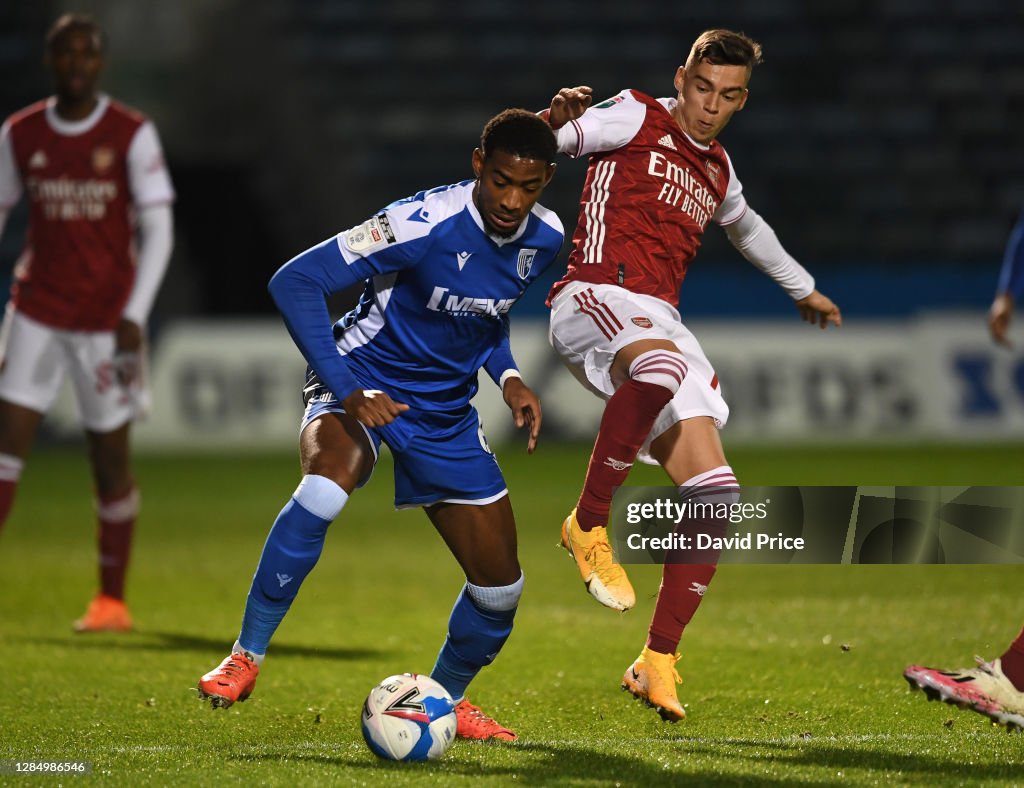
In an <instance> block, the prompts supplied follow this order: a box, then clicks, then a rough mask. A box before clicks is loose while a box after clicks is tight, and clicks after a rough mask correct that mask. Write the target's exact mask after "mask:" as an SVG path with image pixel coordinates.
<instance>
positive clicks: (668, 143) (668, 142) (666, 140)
mask: <svg viewBox="0 0 1024 788" xmlns="http://www.w3.org/2000/svg"><path fill="white" fill-rule="evenodd" d="M658 144H659V145H661V146H662V147H664V148H671V149H672V150H675V151H677V150H679V148H677V147H676V144H675V143H674V142H672V135H671V134H666V135H665V136H664V137H662V138H661V139H660V140H658Z"/></svg>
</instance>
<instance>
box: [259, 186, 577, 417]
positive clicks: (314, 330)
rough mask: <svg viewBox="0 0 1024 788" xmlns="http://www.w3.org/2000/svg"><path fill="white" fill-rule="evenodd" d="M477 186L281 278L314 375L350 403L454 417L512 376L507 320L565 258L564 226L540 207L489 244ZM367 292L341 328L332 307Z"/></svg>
mask: <svg viewBox="0 0 1024 788" xmlns="http://www.w3.org/2000/svg"><path fill="white" fill-rule="evenodd" d="M473 186H474V182H473V181H464V182H462V183H457V184H453V185H451V186H442V187H439V188H436V189H431V190H430V191H425V192H420V193H418V194H416V195H414V196H413V197H409V198H407V199H404V200H400V201H399V202H396V203H392V204H391V205H389V206H388V207H387V208H385V209H384V210H383V211H381V212H380V213H378V214H377V215H375V216H373V217H372V218H370V219H368V220H367V221H365V222H363V223H362V224H360V225H358V226H356V227H353V228H352V229H350V230H347V231H345V232H342V233H339V234H338V235H337V236H336V237H335V238H332V239H329V240H327V241H325V242H324V243H322V244H320V245H319V246H316V247H313V248H312V249H310V250H308V251H306V252H304V253H303V254H301V255H299V256H298V257H296V258H294V259H293V260H291V261H289V262H288V263H287V264H286V265H285V266H283V267H282V268H281V269H280V270H279V271H278V272H277V274H275V275H274V278H273V279H272V280H271V284H270V291H271V294H272V295H273V296H274V300H275V302H276V303H277V305H278V307H279V308H280V309H281V312H282V314H283V316H284V318H285V323H286V324H287V325H288V329H289V331H290V332H291V334H292V337H293V338H294V339H295V341H296V344H298V346H299V348H300V349H301V350H302V352H303V355H305V357H306V360H307V361H309V363H310V366H312V367H313V370H314V371H315V372H316V373H317V375H318V376H319V377H320V379H321V381H323V382H324V383H325V384H326V385H327V386H328V388H330V389H331V391H333V392H334V394H335V395H336V396H337V397H338V398H339V399H340V400H342V399H344V398H345V397H346V396H348V395H349V394H350V393H351V392H352V391H354V390H355V389H357V388H367V389H369V388H373V389H382V390H383V391H385V392H387V393H388V394H389V395H391V396H392V398H393V399H395V400H397V401H400V402H405V403H406V404H408V405H410V406H412V407H414V408H421V409H424V410H437V409H443V410H452V409H457V408H459V407H461V406H464V405H465V404H467V403H468V402H469V400H470V399H471V398H472V396H473V395H474V394H475V393H476V390H477V372H478V370H479V369H480V368H481V367H486V369H487V371H488V373H489V374H490V375H491V376H492V378H494V379H495V380H497V379H498V377H500V375H501V374H502V373H503V372H504V371H506V370H507V369H514V368H515V362H514V361H513V360H512V356H511V352H510V350H509V346H508V316H507V313H508V311H509V309H511V308H512V306H513V305H514V304H515V302H516V301H517V299H518V298H519V297H520V295H522V293H523V291H524V290H525V289H526V288H527V287H528V286H529V285H530V283H531V282H532V281H533V280H534V279H536V278H537V277H538V276H540V274H542V273H543V272H544V270H545V269H546V268H547V267H548V266H549V265H550V264H551V263H552V261H554V259H555V257H556V256H557V255H558V252H559V250H560V249H561V246H562V239H563V230H562V224H561V222H560V221H559V219H558V217H557V216H556V215H555V214H554V213H553V212H552V211H549V210H547V209H546V208H543V207H541V206H540V205H535V206H534V208H533V211H532V212H531V214H530V215H529V216H528V218H527V219H526V220H525V221H524V222H523V223H522V225H520V227H519V229H518V230H517V231H516V232H515V233H514V234H513V235H511V236H508V237H501V236H495V235H492V234H490V233H488V232H487V230H486V229H485V225H484V222H483V219H482V218H481V216H480V213H479V211H478V210H477V208H476V206H475V205H474V203H473V198H472V194H473ZM360 281H365V282H366V288H365V290H364V292H363V295H362V297H361V298H360V301H359V305H358V306H357V307H356V308H355V309H354V310H353V311H352V312H350V313H349V314H347V315H346V316H345V317H343V318H342V319H341V320H339V321H338V322H337V323H335V324H334V330H333V337H332V334H331V331H330V325H329V317H327V313H326V306H325V304H324V295H325V294H328V293H331V292H336V291H338V290H341V289H344V288H347V287H350V286H352V285H354V284H356V283H358V282H360Z"/></svg>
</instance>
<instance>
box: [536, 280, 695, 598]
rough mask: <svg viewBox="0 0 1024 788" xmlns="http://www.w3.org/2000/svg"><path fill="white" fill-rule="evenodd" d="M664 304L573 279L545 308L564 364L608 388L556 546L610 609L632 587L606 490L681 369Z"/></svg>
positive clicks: (617, 481)
mask: <svg viewBox="0 0 1024 788" xmlns="http://www.w3.org/2000/svg"><path fill="white" fill-rule="evenodd" d="M652 307H653V308H654V309H656V310H659V311H657V312H652V311H651V308H652ZM666 308H667V307H658V306H657V305H653V304H650V303H648V302H647V301H646V300H645V299H644V297H642V296H636V295H634V294H631V293H629V292H627V291H625V290H623V289H621V288H617V287H610V286H603V287H602V286H586V287H578V286H574V287H572V288H568V289H567V290H566V291H563V293H561V294H560V295H559V296H558V297H557V298H556V299H555V302H554V303H553V308H552V312H551V338H552V344H553V346H554V348H555V350H556V351H557V352H558V353H559V354H560V355H561V356H562V358H563V360H564V361H565V362H566V363H567V364H569V365H570V368H572V367H576V369H575V370H574V374H576V375H577V377H580V375H581V374H582V375H583V376H584V377H585V378H586V379H587V380H588V382H589V383H590V385H591V387H592V388H594V389H595V390H598V391H602V392H604V393H605V394H606V395H608V401H607V403H606V404H605V409H604V414H603V415H602V418H601V424H600V427H599V429H598V434H597V439H596V441H595V442H594V449H593V452H592V453H591V456H590V462H589V465H588V468H587V475H586V480H585V482H584V485H583V491H582V493H581V495H580V498H579V502H578V504H577V506H576V509H575V510H573V511H572V512H571V513H570V514H569V516H568V517H567V518H566V519H565V521H564V522H563V524H562V546H563V547H565V548H566V550H568V551H569V553H570V555H571V556H572V557H573V559H574V560H575V561H576V566H577V568H578V569H579V572H580V575H581V577H582V578H583V582H584V584H585V585H586V587H587V590H588V591H589V592H590V594H591V596H593V597H594V598H595V599H597V600H598V601H599V602H601V604H603V605H605V606H607V607H610V608H613V609H616V610H628V609H629V608H631V607H632V606H633V605H634V604H635V602H636V595H635V593H634V591H633V587H632V585H631V584H630V582H629V578H628V577H627V576H626V573H625V570H623V568H622V567H621V566H620V565H619V564H617V563H615V561H614V560H613V558H612V552H611V546H610V545H609V542H608V535H607V531H606V529H607V525H608V515H609V510H610V508H611V500H612V493H613V492H614V490H615V488H616V487H618V486H620V485H622V484H623V483H624V482H625V481H626V477H627V476H628V475H629V471H630V469H631V468H632V467H633V463H634V462H635V460H636V457H637V453H638V452H639V450H640V448H641V446H642V445H643V444H644V442H645V441H646V440H647V438H648V436H649V435H650V433H651V429H652V428H653V427H654V424H655V422H656V421H657V419H658V416H659V415H660V414H661V412H662V410H663V409H664V408H665V406H666V405H668V403H669V402H670V401H671V400H672V398H673V397H674V396H675V394H676V392H678V391H679V388H680V386H681V385H682V383H683V380H684V378H685V377H686V374H687V364H686V361H684V359H683V356H682V354H681V353H680V351H679V348H678V347H677V345H676V344H675V342H674V341H673V340H672V335H673V332H674V331H675V330H676V328H677V327H678V325H679V324H678V315H677V314H675V313H674V311H672V310H669V311H670V312H671V314H660V312H663V311H665V309H666ZM652 318H653V319H652ZM662 323H664V324H665V325H662Z"/></svg>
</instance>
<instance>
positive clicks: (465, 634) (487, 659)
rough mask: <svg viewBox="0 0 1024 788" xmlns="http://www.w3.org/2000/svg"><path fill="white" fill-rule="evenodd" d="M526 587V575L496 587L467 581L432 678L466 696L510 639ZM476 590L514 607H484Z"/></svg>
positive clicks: (453, 692)
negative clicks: (478, 676) (524, 577)
mask: <svg viewBox="0 0 1024 788" xmlns="http://www.w3.org/2000/svg"><path fill="white" fill-rule="evenodd" d="M522 586H523V579H522V577H520V578H519V580H518V581H517V582H516V583H514V584H512V585H511V586H501V587H498V588H495V589H490V588H486V589H484V588H480V587H479V586H472V587H471V586H470V584H468V583H467V584H466V587H465V588H463V589H462V593H460V594H459V597H458V599H456V600H455V606H454V607H453V608H452V614H451V616H450V617H449V619H448V637H447V638H446V639H445V641H444V645H443V646H442V647H441V652H440V653H439V654H438V655H437V662H436V663H435V664H434V669H433V670H432V671H430V677H431V678H432V679H434V680H435V681H437V682H439V683H440V684H441V686H443V687H444V688H445V689H446V690H448V692H449V693H450V694H451V696H452V698H453V699H454V700H455V701H459V700H461V699H462V697H463V696H464V695H465V694H466V687H467V686H468V685H469V682H471V681H472V680H473V679H474V678H475V677H476V674H477V673H479V672H480V669H481V668H482V667H484V666H485V665H490V664H491V663H492V662H494V659H495V657H497V656H498V652H499V651H501V647H502V646H503V645H505V641H506V640H508V636H509V635H510V634H511V633H512V621H513V619H514V618H515V615H516V604H517V603H518V600H519V594H520V592H521V590H522ZM473 591H476V592H477V595H478V596H483V598H485V599H486V601H487V602H488V603H491V604H497V605H498V606H502V607H503V606H505V605H506V604H511V605H512V607H510V608H508V609H506V610H496V609H492V608H489V607H488V608H485V607H481V605H480V603H479V602H476V601H474V599H473V597H472V596H471V593H472V592H473ZM482 591H483V592H491V591H495V592H498V594H500V595H501V596H502V597H503V600H502V601H501V602H496V603H495V602H492V600H491V599H489V598H487V597H486V595H481V593H480V592H482Z"/></svg>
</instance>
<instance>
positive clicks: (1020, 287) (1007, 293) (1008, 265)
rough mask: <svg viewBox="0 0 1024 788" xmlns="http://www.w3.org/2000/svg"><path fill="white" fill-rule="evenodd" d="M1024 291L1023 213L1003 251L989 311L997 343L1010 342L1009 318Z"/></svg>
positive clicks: (993, 334)
mask: <svg viewBox="0 0 1024 788" xmlns="http://www.w3.org/2000/svg"><path fill="white" fill-rule="evenodd" d="M1022 294H1024V213H1022V214H1021V216H1020V218H1019V219H1018V220H1017V224H1016V226H1015V227H1014V228H1013V232H1011V233H1010V240H1009V241H1008V242H1007V244H1006V253H1005V255H1003V267H1002V270H1000V272H999V283H998V284H997V285H996V297H995V300H993V301H992V307H991V308H990V309H989V311H988V327H989V331H991V332H992V338H993V339H994V340H995V341H996V342H998V343H999V344H1000V345H1005V346H1006V347H1009V346H1010V338H1009V331H1010V321H1011V320H1012V318H1013V308H1014V305H1015V304H1016V302H1017V299H1018V298H1020V297H1021V295H1022Z"/></svg>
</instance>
